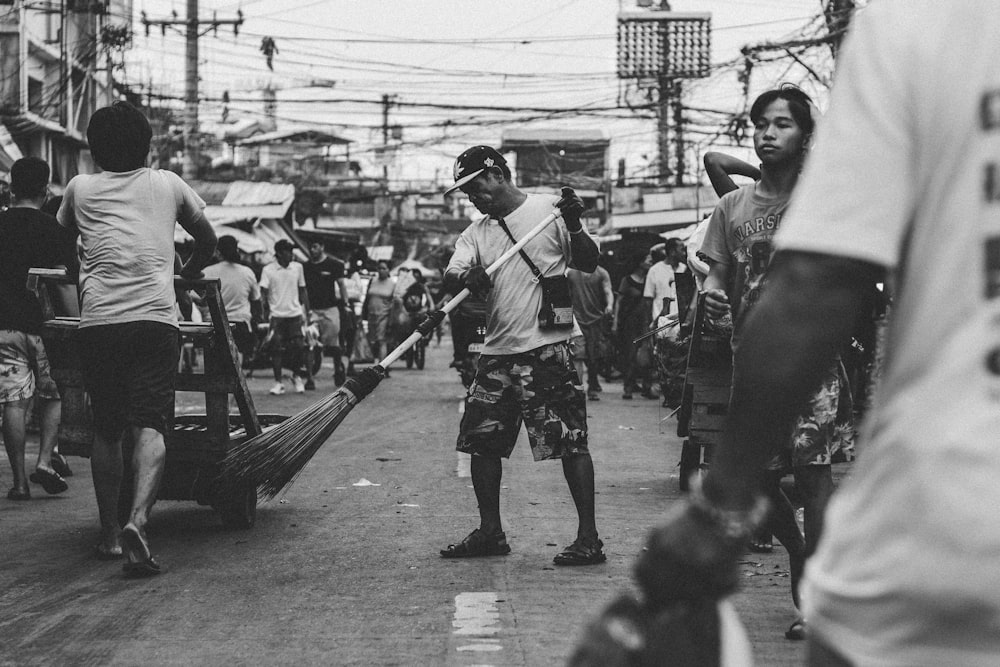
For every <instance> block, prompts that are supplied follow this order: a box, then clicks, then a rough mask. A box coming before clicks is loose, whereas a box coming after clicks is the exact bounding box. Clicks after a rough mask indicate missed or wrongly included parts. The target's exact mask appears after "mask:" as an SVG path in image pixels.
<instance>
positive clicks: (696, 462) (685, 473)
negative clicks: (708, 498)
mask: <svg viewBox="0 0 1000 667" xmlns="http://www.w3.org/2000/svg"><path fill="white" fill-rule="evenodd" d="M700 469H701V446H700V445H698V444H697V443H694V442H691V441H690V440H685V441H684V442H683V443H682V444H681V463H680V472H679V473H678V474H679V475H680V479H679V480H678V486H679V488H680V490H681V491H684V492H685V493H686V492H687V491H688V489H689V488H690V486H691V475H693V474H694V473H695V472H697V471H698V470H700Z"/></svg>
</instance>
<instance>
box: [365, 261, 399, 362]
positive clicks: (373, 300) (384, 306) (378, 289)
mask: <svg viewBox="0 0 1000 667" xmlns="http://www.w3.org/2000/svg"><path fill="white" fill-rule="evenodd" d="M395 289H396V281H395V280H393V279H392V276H390V275H389V262H387V261H385V260H379V262H378V263H377V264H376V265H375V276H374V277H373V278H372V279H371V281H370V282H369V283H368V291H367V292H366V293H365V302H364V305H362V306H361V317H362V318H364V319H366V320H367V321H368V342H369V344H370V345H371V348H372V354H373V355H374V357H375V362H376V363H378V362H379V361H380V360H381V359H382V358H383V357H384V356H385V355H386V354H388V352H389V350H388V345H389V316H390V315H391V314H392V302H393V294H394V292H395ZM386 377H389V369H388V368H387V369H386Z"/></svg>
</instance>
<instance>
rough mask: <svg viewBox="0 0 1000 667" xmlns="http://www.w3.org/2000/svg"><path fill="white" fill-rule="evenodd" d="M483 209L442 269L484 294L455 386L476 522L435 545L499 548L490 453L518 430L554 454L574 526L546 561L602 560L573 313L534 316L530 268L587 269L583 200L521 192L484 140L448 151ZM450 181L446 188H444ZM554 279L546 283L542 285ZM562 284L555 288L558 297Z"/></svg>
mask: <svg viewBox="0 0 1000 667" xmlns="http://www.w3.org/2000/svg"><path fill="white" fill-rule="evenodd" d="M455 189H461V190H462V192H464V193H465V194H466V195H467V196H468V197H469V200H470V201H471V202H472V204H473V205H474V206H475V207H476V208H477V209H478V210H479V211H480V212H481V213H483V214H484V215H485V217H484V218H482V219H481V220H478V221H476V222H474V223H472V224H471V225H469V227H468V228H466V230H465V231H464V232H462V235H461V236H460V237H459V239H458V242H457V243H456V246H455V253H454V254H453V255H452V257H451V261H450V262H449V263H448V268H447V270H446V272H445V276H446V278H447V279H449V280H451V281H452V283H453V284H458V285H462V286H464V287H467V288H468V289H469V290H470V291H472V292H473V293H476V294H479V295H488V298H487V312H488V321H487V328H486V340H485V343H484V348H483V352H482V355H481V356H480V358H479V364H478V367H477V371H476V377H475V379H474V380H473V383H472V386H471V387H470V388H469V390H468V393H467V395H466V398H465V411H464V414H463V415H462V423H461V426H460V428H459V436H458V445H457V449H458V451H460V452H465V453H467V454H470V455H471V457H472V462H471V470H472V485H473V488H474V489H475V493H476V500H477V502H478V506H479V517H480V524H479V527H478V528H476V529H475V530H473V531H472V532H471V533H470V534H469V535H468V536H466V537H465V538H464V539H462V540H461V541H460V542H458V543H455V544H451V545H449V546H448V547H446V548H445V549H443V550H442V551H441V555H442V556H443V557H445V558H469V557H475V556H494V555H504V554H507V553H510V545H509V544H508V543H507V536H506V534H505V533H504V531H503V524H502V522H501V518H500V481H501V479H502V477H503V463H502V459H504V458H508V457H510V454H511V452H512V451H513V450H514V445H515V443H516V441H517V437H518V433H519V431H520V430H521V424H522V422H523V423H524V424H525V425H526V428H527V431H528V442H529V445H530V447H531V452H532V455H533V457H534V459H535V460H536V461H540V460H545V459H559V460H561V462H562V468H563V475H564V477H565V478H566V482H567V484H568V485H569V488H570V493H571V495H572V497H573V502H574V504H575V506H576V511H577V518H578V526H577V535H576V539H575V540H574V541H573V543H572V544H571V545H570V546H568V547H566V548H565V549H563V551H562V552H561V553H559V554H557V555H556V557H555V559H554V562H555V564H556V565H592V564H596V563H603V562H604V561H605V560H606V557H605V555H604V551H603V550H602V549H603V546H604V544H603V542H601V540H600V538H599V537H598V533H597V523H596V518H595V514H594V463H593V460H592V459H591V456H590V450H589V448H588V439H587V401H586V396H585V395H584V393H583V391H582V390H581V386H580V380H579V377H578V376H577V374H576V370H575V369H574V367H573V363H572V358H571V356H570V351H569V338H570V336H571V335H572V333H573V318H572V316H571V315H570V317H569V318H568V319H569V322H568V323H565V324H564V323H563V322H562V321H557V320H556V319H555V318H550V317H548V315H549V314H551V313H552V312H553V311H554V310H555V309H558V310H559V311H560V312H563V311H565V310H567V309H568V310H570V311H571V309H572V304H571V302H570V301H569V294H568V291H569V290H568V287H567V286H563V289H562V290H556V291H558V292H562V293H564V295H565V302H564V303H563V302H559V303H550V304H548V305H549V306H551V307H552V308H547V309H546V312H545V315H546V316H545V318H544V322H542V321H540V314H542V306H543V293H542V286H541V284H540V283H541V281H542V280H550V281H552V279H553V278H555V281H554V282H555V283H559V282H560V281H565V272H566V269H567V268H571V267H572V268H577V269H580V270H581V271H593V270H594V269H595V268H597V261H598V257H599V250H598V248H597V244H596V243H595V242H594V240H593V239H592V238H590V235H589V234H588V233H587V230H586V229H585V228H584V227H583V225H582V223H581V221H580V215H581V214H582V213H583V210H584V206H583V201H582V200H581V199H580V198H579V196H578V195H577V194H576V193H575V192H573V190H572V189H570V188H563V193H562V197H555V196H551V195H541V194H527V193H524V192H522V191H521V190H520V189H519V188H517V186H515V185H514V182H513V180H512V177H511V172H510V169H509V167H508V166H507V161H506V160H505V159H504V157H503V156H502V155H501V154H500V153H499V152H497V151H496V150H495V149H493V148H490V147H488V146H475V147H473V148H470V149H468V150H466V151H465V152H463V153H462V154H461V155H459V156H458V159H457V160H456V161H455V184H454V185H453V186H452V188H451V190H455ZM449 191H450V190H449ZM554 206H557V207H558V208H559V209H560V210H561V211H562V222H561V223H560V222H554V223H552V224H550V225H549V226H548V227H546V228H545V229H544V230H543V231H542V232H541V233H540V234H539V235H538V236H536V237H535V238H534V239H532V241H531V243H529V244H528V245H527V246H526V247H525V249H524V253H523V255H522V256H520V257H514V258H512V259H511V260H509V261H508V262H507V263H506V264H503V265H502V266H500V267H499V268H498V269H497V271H496V272H495V273H494V274H493V275H492V276H490V275H488V274H487V273H486V267H487V266H490V265H491V264H492V263H493V262H494V261H495V260H496V259H498V258H499V257H500V256H501V255H502V254H503V252H504V251H506V250H507V249H509V248H510V247H511V246H513V245H514V243H515V242H516V240H517V239H520V238H523V237H524V236H525V235H526V234H527V233H528V232H529V231H531V230H533V229H534V228H535V227H536V226H537V225H538V223H539V222H541V220H542V219H543V218H545V217H546V216H547V215H548V214H549V213H551V211H552V209H553V207H554ZM554 287H558V285H554ZM562 296H563V294H560V298H561V297H562Z"/></svg>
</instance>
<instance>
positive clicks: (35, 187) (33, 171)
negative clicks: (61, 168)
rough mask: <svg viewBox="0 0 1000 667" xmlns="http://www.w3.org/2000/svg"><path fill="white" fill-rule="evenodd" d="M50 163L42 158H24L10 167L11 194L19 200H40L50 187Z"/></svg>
mask: <svg viewBox="0 0 1000 667" xmlns="http://www.w3.org/2000/svg"><path fill="white" fill-rule="evenodd" d="M51 173H52V172H51V171H50V170H49V163H48V162H46V161H45V160H43V159H42V158H40V157H23V158H21V159H20V160H17V161H15V162H14V164H12V165H11V167H10V193H11V194H12V195H14V196H15V197H16V198H18V199H39V198H41V197H44V196H45V189H46V188H47V187H48V185H49V175H50V174H51Z"/></svg>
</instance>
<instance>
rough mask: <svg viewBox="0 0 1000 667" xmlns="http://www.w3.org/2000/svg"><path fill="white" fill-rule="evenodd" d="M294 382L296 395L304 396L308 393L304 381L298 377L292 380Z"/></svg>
mask: <svg viewBox="0 0 1000 667" xmlns="http://www.w3.org/2000/svg"><path fill="white" fill-rule="evenodd" d="M292 382H293V383H295V393H296V394H304V393H306V383H305V382H303V381H302V378H300V377H299V376H298V375H296V376H295V377H294V378H292Z"/></svg>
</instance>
